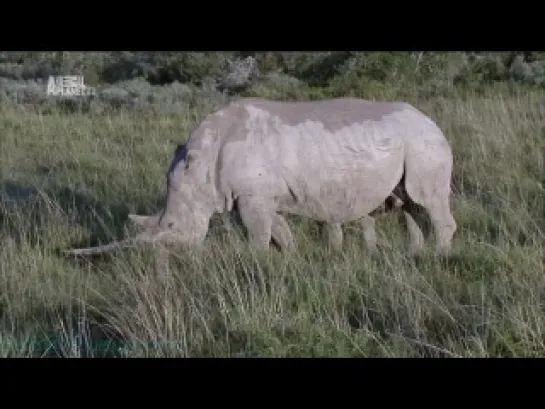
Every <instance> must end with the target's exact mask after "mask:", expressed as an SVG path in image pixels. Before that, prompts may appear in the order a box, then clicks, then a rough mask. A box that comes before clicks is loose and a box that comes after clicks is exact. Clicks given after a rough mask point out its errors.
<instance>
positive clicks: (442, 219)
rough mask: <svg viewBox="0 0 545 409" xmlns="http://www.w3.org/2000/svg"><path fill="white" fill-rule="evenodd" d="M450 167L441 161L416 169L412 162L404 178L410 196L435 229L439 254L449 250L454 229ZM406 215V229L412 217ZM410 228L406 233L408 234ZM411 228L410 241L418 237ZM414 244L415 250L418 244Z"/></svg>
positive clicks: (411, 222) (410, 223) (414, 240)
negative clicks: (428, 217)
mask: <svg viewBox="0 0 545 409" xmlns="http://www.w3.org/2000/svg"><path fill="white" fill-rule="evenodd" d="M428 166H429V165H428ZM451 168H452V166H451V165H450V164H446V165H445V164H441V165H438V166H436V167H435V168H431V167H428V168H427V169H420V168H419V167H417V166H414V165H413V169H410V170H412V172H410V171H409V172H407V177H406V180H405V190H406V193H407V194H408V196H409V197H410V199H411V200H412V201H414V202H415V203H417V204H419V205H421V206H423V207H424V208H425V209H426V211H427V212H428V214H429V216H430V219H431V222H432V225H433V229H434V231H435V236H436V243H437V249H438V250H439V251H440V252H441V253H443V254H447V253H448V252H449V251H450V248H451V245H452V238H453V236H454V233H455V232H456V222H455V220H454V217H453V216H452V213H451V211H450V200H449V196H450V175H451ZM424 170H425V172H424ZM406 218H407V222H408V224H409V226H408V227H409V229H410V228H411V227H410V226H411V225H412V224H413V223H414V220H412V221H411V219H412V217H411V218H409V217H407V216H406ZM414 224H415V223H414ZM418 230H420V229H418ZM410 231H411V230H409V234H411V233H410ZM413 231H414V237H413V242H414V243H416V242H417V241H418V240H420V239H419V238H418V237H417V236H418V234H417V233H416V228H414V229H413ZM419 234H421V232H419ZM422 241H423V238H422ZM415 245H416V248H415V249H417V247H418V244H415Z"/></svg>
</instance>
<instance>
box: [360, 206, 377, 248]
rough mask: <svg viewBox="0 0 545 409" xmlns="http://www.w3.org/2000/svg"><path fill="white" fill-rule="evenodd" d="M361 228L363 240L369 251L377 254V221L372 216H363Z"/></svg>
mask: <svg viewBox="0 0 545 409" xmlns="http://www.w3.org/2000/svg"><path fill="white" fill-rule="evenodd" d="M360 226H361V228H362V230H363V239H364V240H365V245H366V247H367V250H369V251H370V252H371V253H376V252H377V231H376V228H375V219H374V217H372V216H369V215H367V216H363V217H362V218H361V219H360Z"/></svg>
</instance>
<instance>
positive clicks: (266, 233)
mask: <svg viewBox="0 0 545 409" xmlns="http://www.w3.org/2000/svg"><path fill="white" fill-rule="evenodd" d="M238 211H239V213H240V218H241V219H242V223H243V224H244V226H246V229H247V231H248V240H249V242H250V246H252V247H254V248H257V249H263V250H265V249H268V248H269V243H270V241H271V234H272V224H273V213H272V212H271V207H270V202H269V201H267V200H266V199H264V198H261V197H255V196H251V195H247V196H241V197H239V198H238Z"/></svg>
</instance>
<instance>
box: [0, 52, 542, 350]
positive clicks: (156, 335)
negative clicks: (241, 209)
mask: <svg viewBox="0 0 545 409" xmlns="http://www.w3.org/2000/svg"><path fill="white" fill-rule="evenodd" d="M78 74H82V75H83V76H84V79H85V82H86V85H88V86H92V87H95V89H96V90H97V94H96V96H94V97H84V98H82V97H73V98H62V97H52V96H47V95H46V92H45V89H46V86H45V84H46V82H47V78H48V76H49V75H78ZM544 85H545V53H528V52H526V53H523V52H520V53H517V52H512V53H429V52H421V53H419V52H415V53H386V52H383V53H371V52H320V53H311V52H291V53H290V52H266V53H265V52H264V53H248V52H247V53H242V52H229V53H197V52H194V53H175V52H108V53H95V52H92V53H83V52H81V53H60V52H59V53H38V52H1V53H0V109H1V111H0V112H1V115H2V121H1V125H0V144H1V145H0V146H1V147H2V149H1V150H0V169H1V177H0V240H1V242H2V246H0V311H1V314H0V356H51V355H60V356H89V355H91V356H99V355H109V356H133V357H134V356H237V357H243V356H448V357H450V356H541V355H542V354H543V351H544V348H545V338H544V337H543V334H544V333H545V318H544V317H545V305H544V303H545V299H544V297H543V294H544V290H545V275H544V274H543V273H544V271H545V268H544V267H545V266H544V261H545V252H544V247H543V244H544V242H545V241H544V240H545V201H544V197H545V148H544V147H545V132H544V129H545V127H544V125H545V89H544ZM241 96H260V97H267V98H274V99H281V100H307V99H320V98H327V97H336V96H357V97H363V98H369V99H385V100H405V101H408V102H410V103H412V104H414V105H415V106H417V107H418V108H420V109H421V110H423V111H424V112H426V113H427V114H429V115H430V116H431V117H432V118H433V119H434V120H436V121H437V122H438V124H439V125H440V127H441V128H442V129H443V130H444V131H445V133H446V135H447V138H448V139H449V141H450V143H451V145H452V148H453V151H454V155H455V168H454V176H453V190H454V193H453V199H452V200H453V211H454V216H455V218H456V220H457V223H458V231H457V233H456V236H455V242H454V249H453V254H452V255H451V257H449V258H448V259H443V258H439V257H436V256H435V255H433V253H432V252H429V253H426V254H424V255H423V256H422V257H421V258H418V259H413V258H410V257H409V256H408V255H407V253H406V248H407V235H406V232H405V228H404V225H403V223H402V217H401V218H400V217H398V216H400V215H397V214H392V215H384V216H382V217H380V218H379V219H378V220H377V232H378V234H379V238H380V240H379V242H380V254H379V255H378V256H377V257H370V255H369V254H368V253H367V252H366V250H365V248H364V247H363V245H362V234H361V231H360V230H359V229H358V226H357V224H355V225H348V226H346V229H345V233H346V244H345V246H344V250H343V252H342V253H341V254H337V253H330V252H328V251H326V250H325V249H324V248H323V247H322V244H321V243H320V241H319V238H318V234H319V230H318V228H317V225H316V223H314V222H312V221H309V220H305V219H300V218H293V217H291V218H289V221H290V224H291V227H292V229H293V231H294V233H295V234H296V236H297V242H298V246H299V252H298V253H297V254H293V255H290V256H286V255H281V254H279V253H277V252H276V251H275V250H273V249H271V252H270V253H269V254H265V255H264V254H260V255H256V254H253V253H252V252H251V251H249V250H248V248H247V247H246V241H245V238H244V234H245V232H244V230H243V229H242V230H238V231H237V230H235V231H232V230H228V229H226V228H225V225H223V224H222V223H221V222H220V221H219V220H217V219H214V220H213V221H212V224H211V230H210V234H209V238H208V241H207V249H206V251H205V253H204V254H202V255H200V256H196V255H194V254H190V253H188V252H184V251H180V252H177V253H175V254H174V253H173V254H171V255H170V258H169V260H168V263H165V262H163V261H164V260H159V259H158V258H157V254H156V253H155V252H154V251H152V250H151V249H139V250H127V251H123V252H119V253H116V254H113V255H110V256H106V257H104V258H100V259H97V260H85V261H74V260H72V259H67V258H65V257H64V256H62V255H61V254H60V253H59V251H58V250H59V249H64V248H69V247H73V246H76V245H88V244H95V243H97V242H107V241H110V240H112V239H114V238H120V237H122V236H126V235H128V234H130V233H131V232H134V228H133V227H132V226H130V225H129V224H128V223H127V214H128V213H129V212H131V213H145V214H150V213H154V212H155V211H156V210H157V209H158V207H159V206H160V205H161V203H162V199H163V197H164V193H165V191H164V190H165V186H164V173H165V170H166V168H167V166H168V163H169V161H170V159H171V157H172V154H173V151H174V148H175V146H176V145H177V144H178V143H182V142H184V141H185V140H186V139H187V137H188V136H189V133H190V132H191V130H192V129H193V128H194V127H195V126H196V124H197V123H198V122H199V121H200V120H201V119H202V118H203V117H204V116H205V115H206V114H208V113H210V112H212V111H213V110H215V109H217V108H219V107H221V106H223V105H225V104H226V103H227V101H229V100H230V99H233V98H240V97H241ZM234 222H235V220H234ZM430 240H432V241H433V237H431V238H430Z"/></svg>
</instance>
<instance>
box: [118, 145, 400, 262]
mask: <svg viewBox="0 0 545 409" xmlns="http://www.w3.org/2000/svg"><path fill="white" fill-rule="evenodd" d="M186 155H187V147H186V145H185V144H180V145H178V146H177V147H176V150H175V153H174V158H173V159H172V161H171V164H170V166H169V172H170V170H172V169H174V167H175V166H176V165H177V164H178V163H179V162H180V161H184V160H185V157H186ZM402 205H403V201H402V200H401V199H400V198H399V197H397V196H396V195H395V194H394V193H393V192H392V193H391V194H390V196H389V197H387V198H386V200H385V201H384V203H383V204H382V205H381V206H379V207H378V208H377V209H375V210H373V212H372V213H371V214H369V215H366V216H364V217H363V218H362V219H361V220H360V221H359V224H360V226H361V228H362V230H363V236H364V241H365V244H366V247H367V249H368V250H369V251H371V252H376V251H377V243H376V242H377V240H376V232H375V219H374V218H373V217H374V216H376V215H379V214H384V213H388V212H389V211H391V210H393V209H397V208H400V207H402ZM161 214H162V210H160V211H159V212H157V213H155V214H154V215H151V216H144V215H136V214H129V220H131V221H132V222H133V223H134V224H135V225H136V226H138V227H141V228H150V227H152V226H153V225H154V224H156V223H158V222H159V219H160V217H161ZM224 214H226V213H224ZM239 216H240V214H239ZM223 222H224V224H225V225H226V227H230V222H229V220H228V219H227V218H224V220H223ZM322 238H323V241H324V243H325V244H326V245H327V246H329V247H330V248H333V249H335V250H339V249H340V248H341V247H342V241H343V233H342V226H341V224H340V223H329V222H326V223H324V226H323V230H322Z"/></svg>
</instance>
